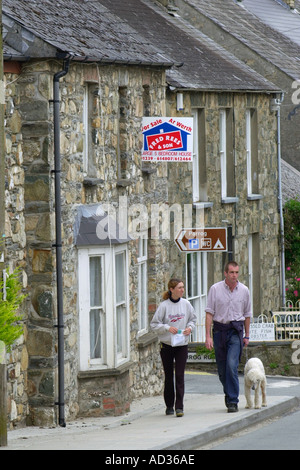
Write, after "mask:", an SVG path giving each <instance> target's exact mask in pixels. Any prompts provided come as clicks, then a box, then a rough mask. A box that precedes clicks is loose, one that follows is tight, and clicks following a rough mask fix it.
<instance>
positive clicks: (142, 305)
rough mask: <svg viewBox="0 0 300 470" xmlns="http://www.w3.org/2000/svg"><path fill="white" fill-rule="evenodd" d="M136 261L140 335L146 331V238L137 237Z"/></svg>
mask: <svg viewBox="0 0 300 470" xmlns="http://www.w3.org/2000/svg"><path fill="white" fill-rule="evenodd" d="M137 262H138V302H139V303H138V311H139V331H138V336H141V335H143V334H145V333H147V331H148V239H147V238H146V237H144V238H143V237H140V238H139V256H138V259H137Z"/></svg>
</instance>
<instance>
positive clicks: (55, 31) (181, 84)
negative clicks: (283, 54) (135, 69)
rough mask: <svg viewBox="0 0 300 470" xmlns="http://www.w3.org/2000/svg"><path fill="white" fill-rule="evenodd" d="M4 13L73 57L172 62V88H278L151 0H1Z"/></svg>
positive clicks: (169, 75)
mask: <svg viewBox="0 0 300 470" xmlns="http://www.w3.org/2000/svg"><path fill="white" fill-rule="evenodd" d="M222 1H223V0H222ZM206 3H210V2H206ZM3 12H4V13H5V15H7V17H8V19H10V18H13V19H14V20H16V21H17V22H19V23H20V24H22V25H23V26H24V27H25V28H26V29H27V30H28V31H31V32H34V34H36V35H37V36H38V38H40V39H43V40H44V41H46V43H47V44H48V45H49V46H50V47H53V48H54V49H56V50H61V51H69V52H73V53H74V54H75V56H74V59H75V60H94V61H96V60H97V61H102V62H103V61H104V62H106V61H107V62H116V63H118V62H120V63H126V61H128V63H129V64H134V63H136V64H138V63H140V64H143V65H146V64H152V65H153V64H164V65H165V66H168V65H169V66H170V65H171V64H175V65H174V66H173V67H172V68H171V69H169V70H167V79H168V83H169V84H170V85H172V86H173V87H175V88H184V89H193V90H195V89H197V90H198V89H201V90H212V91H215V90H217V91H226V90H228V91H269V92H275V91H279V90H278V87H275V86H274V85H273V84H272V83H270V82H268V81H267V80H265V79H264V78H263V77H262V76H261V75H259V74H258V73H256V72H255V71H253V70H252V69H250V68H249V67H248V66H247V65H245V64H244V63H243V62H241V61H239V60H238V59H237V58H236V57H235V56H234V55H232V54H230V53H229V52H227V51H225V49H223V48H222V47H220V46H219V45H217V44H216V43H214V42H213V41H212V40H210V39H209V38H208V37H206V36H205V35H203V34H202V33H201V32H199V31H198V30H196V29H195V28H193V27H192V26H191V25H189V24H188V23H185V22H184V20H183V19H181V18H174V17H171V16H170V15H168V13H167V12H165V11H164V10H163V9H162V8H161V7H160V6H157V5H156V4H155V2H151V1H150V0H147V1H143V0H126V1H124V0H55V1H53V0H30V1H28V0H3ZM7 38H9V36H8V35H7V33H5V34H4V41H6V42H7ZM8 44H9V45H10V46H13V47H16V45H15V44H14V43H8ZM49 53H51V51H50V52H49ZM52 54H53V52H52ZM179 65H180V66H179Z"/></svg>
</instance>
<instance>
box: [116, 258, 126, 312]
mask: <svg viewBox="0 0 300 470" xmlns="http://www.w3.org/2000/svg"><path fill="white" fill-rule="evenodd" d="M116 301H117V304H118V303H120V302H124V301H125V253H119V254H117V255H116Z"/></svg>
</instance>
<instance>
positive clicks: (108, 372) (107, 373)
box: [78, 361, 133, 380]
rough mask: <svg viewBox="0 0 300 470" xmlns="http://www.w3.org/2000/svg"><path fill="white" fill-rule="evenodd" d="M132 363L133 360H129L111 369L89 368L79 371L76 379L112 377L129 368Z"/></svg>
mask: <svg viewBox="0 0 300 470" xmlns="http://www.w3.org/2000/svg"><path fill="white" fill-rule="evenodd" d="M132 365H133V362H132V361H129V362H126V363H124V364H121V365H120V366H118V367H115V368H113V369H90V370H83V371H79V372H78V379H79V380H80V379H92V378H96V377H112V376H116V375H122V374H124V373H125V372H127V371H128V370H130V369H131V367H132Z"/></svg>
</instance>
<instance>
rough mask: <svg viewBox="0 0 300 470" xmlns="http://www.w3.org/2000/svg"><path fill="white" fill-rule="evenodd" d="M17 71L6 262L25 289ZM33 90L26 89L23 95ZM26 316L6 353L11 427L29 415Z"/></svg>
mask: <svg viewBox="0 0 300 470" xmlns="http://www.w3.org/2000/svg"><path fill="white" fill-rule="evenodd" d="M19 78H20V77H19V76H18V74H16V73H12V72H9V73H6V74H5V76H4V80H5V89H6V106H5V154H6V165H5V168H6V171H5V236H6V238H5V264H6V267H7V268H8V269H9V271H10V272H12V271H13V270H14V269H15V268H16V267H19V268H21V276H22V279H21V283H22V284H23V287H24V291H25V292H26V288H27V286H28V282H27V273H26V230H25V198H24V180H25V173H24V167H23V163H24V146H23V136H22V118H21V114H20V110H19V105H20V100H21V97H20V94H19V89H18V85H17V80H18V79H19ZM27 93H30V92H29V90H28V89H26V88H25V90H24V94H25V95H26V94H27ZM27 304H28V302H25V303H24V305H23V307H22V311H21V312H20V313H21V314H23V315H24V320H25V323H24V335H23V336H21V337H20V338H19V339H18V341H17V342H16V344H15V345H14V348H13V349H12V351H11V352H10V353H9V354H7V374H8V384H7V392H8V423H9V426H10V427H13V426H15V425H18V424H19V423H22V422H24V421H25V420H26V417H27V415H28V387H27V385H28V373H27V370H28V350H27V346H26V338H27V335H28V330H27V327H26V305H27Z"/></svg>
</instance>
